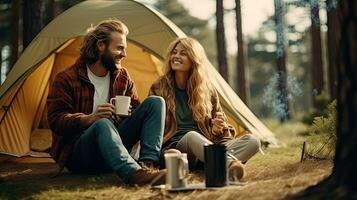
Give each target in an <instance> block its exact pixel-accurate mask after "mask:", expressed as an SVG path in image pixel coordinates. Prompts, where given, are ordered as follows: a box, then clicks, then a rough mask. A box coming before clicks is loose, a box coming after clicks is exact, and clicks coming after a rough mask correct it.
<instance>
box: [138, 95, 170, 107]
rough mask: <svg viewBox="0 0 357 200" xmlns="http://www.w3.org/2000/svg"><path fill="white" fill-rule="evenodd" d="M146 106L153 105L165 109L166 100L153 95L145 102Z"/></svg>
mask: <svg viewBox="0 0 357 200" xmlns="http://www.w3.org/2000/svg"><path fill="white" fill-rule="evenodd" d="M143 103H145V104H150V105H153V106H155V107H164V106H165V100H164V98H162V97H160V96H155V95H151V96H148V97H147V98H146V99H145V100H144V102H143Z"/></svg>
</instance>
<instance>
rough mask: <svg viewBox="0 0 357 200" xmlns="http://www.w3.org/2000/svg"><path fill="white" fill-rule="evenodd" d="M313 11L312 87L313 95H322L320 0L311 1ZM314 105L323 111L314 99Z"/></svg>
mask: <svg viewBox="0 0 357 200" xmlns="http://www.w3.org/2000/svg"><path fill="white" fill-rule="evenodd" d="M310 9H311V15H310V16H311V42H312V66H311V69H312V87H313V93H312V94H313V95H318V94H321V91H322V90H323V89H324V85H323V84H324V81H323V77H324V76H323V70H322V54H321V32H320V17H319V2H318V0H310ZM313 105H314V107H315V108H317V109H322V108H321V106H322V105H320V104H319V102H317V101H316V98H313Z"/></svg>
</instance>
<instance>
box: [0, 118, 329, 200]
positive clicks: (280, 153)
mask: <svg viewBox="0 0 357 200" xmlns="http://www.w3.org/2000/svg"><path fill="white" fill-rule="evenodd" d="M269 127H270V128H271V129H272V130H273V131H274V133H275V135H276V137H277V138H278V139H279V141H280V142H281V147H279V148H266V149H264V152H265V155H263V154H261V153H258V154H257V155H256V156H254V157H253V158H252V159H251V160H249V162H248V163H247V164H246V172H247V173H246V176H245V178H244V182H245V183H246V184H245V185H244V186H235V187H227V188H222V189H219V190H194V191H187V192H168V191H166V190H163V189H162V190H160V189H152V188H150V187H148V186H147V187H127V186H125V185H123V184H122V183H121V182H120V181H119V179H118V178H117V177H116V175H114V174H104V175H73V174H70V173H68V172H65V173H62V174H61V175H60V176H58V177H56V178H50V175H51V174H53V173H54V172H55V171H56V165H55V164H54V162H53V160H51V159H43V158H42V159H35V158H25V159H23V158H22V159H14V158H11V157H1V158H0V199H71V200H72V199H123V200H139V199H151V200H156V199H168V200H171V199H185V200H193V199H195V200H196V199H205V200H207V199H212V200H213V199H219V200H225V199H274V200H275V199H284V198H285V197H287V196H288V195H291V194H294V193H297V192H299V191H302V190H304V189H305V188H307V187H308V186H311V185H315V184H316V183H318V182H319V181H321V180H323V179H324V178H326V177H327V176H328V175H330V173H331V170H332V167H333V163H332V161H330V160H304V161H303V162H301V161H300V158H301V150H302V144H303V142H304V141H306V139H307V137H312V136H306V131H307V127H306V126H305V125H303V124H301V123H291V122H290V123H284V124H281V125H279V124H275V125H274V126H269ZM189 182H190V183H198V182H203V172H201V171H195V172H193V173H192V174H191V175H190V178H189Z"/></svg>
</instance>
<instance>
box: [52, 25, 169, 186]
mask: <svg viewBox="0 0 357 200" xmlns="http://www.w3.org/2000/svg"><path fill="white" fill-rule="evenodd" d="M128 32H129V31H128V28H127V27H126V25H125V24H123V23H122V22H121V21H119V20H114V19H113V20H105V21H103V22H101V23H99V24H98V25H97V26H96V27H94V28H91V29H89V30H88V33H87V34H86V35H85V36H84V39H83V43H82V46H81V49H80V57H79V58H78V60H77V61H76V63H75V64H74V65H72V66H71V67H69V68H67V69H66V70H64V71H62V72H60V73H59V74H58V75H57V76H56V78H55V79H54V82H53V84H52V87H51V89H50V92H49V95H48V99H47V106H48V120H49V123H50V126H51V129H52V131H53V132H54V134H53V143H52V149H51V155H52V157H53V158H54V159H55V160H56V162H58V163H59V164H60V166H62V168H63V166H66V167H67V168H68V169H69V170H70V171H72V172H74V173H98V172H104V171H108V170H113V171H114V172H115V173H116V174H118V176H119V177H120V178H121V179H122V180H123V181H124V182H125V183H128V184H138V185H144V184H161V183H163V182H164V178H165V172H164V171H159V170H157V169H156V168H154V166H155V165H156V164H157V163H158V161H159V155H160V148H161V143H162V137H163V130H164V117H165V102H164V100H163V99H162V98H161V97H156V96H150V97H148V98H147V99H145V101H144V102H143V103H142V104H140V103H139V100H138V95H137V92H136V89H135V86H134V82H133V81H132V80H131V79H130V76H129V74H128V71H127V70H126V69H125V68H124V67H122V66H121V60H122V59H123V58H125V57H126V50H125V49H126V47H127V42H126V36H127V34H128ZM117 95H125V96H129V97H131V110H130V112H131V115H130V116H129V117H127V118H120V117H119V116H117V115H115V114H114V113H115V107H114V106H113V105H112V104H110V103H108V101H109V99H110V98H112V97H115V96H117ZM139 140H140V146H141V150H140V157H139V163H137V162H136V161H135V160H134V159H133V158H132V157H131V156H130V154H129V152H130V151H131V149H132V147H133V146H134V145H135V144H136V143H137V142H138V141H139Z"/></svg>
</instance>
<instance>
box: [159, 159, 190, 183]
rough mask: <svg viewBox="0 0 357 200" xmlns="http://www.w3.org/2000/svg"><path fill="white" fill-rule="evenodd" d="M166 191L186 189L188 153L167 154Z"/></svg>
mask: <svg viewBox="0 0 357 200" xmlns="http://www.w3.org/2000/svg"><path fill="white" fill-rule="evenodd" d="M164 156H165V165H166V185H165V187H166V189H175V188H185V187H186V186H187V178H188V173H189V169H188V161H187V154H186V153H165V155H164Z"/></svg>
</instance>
